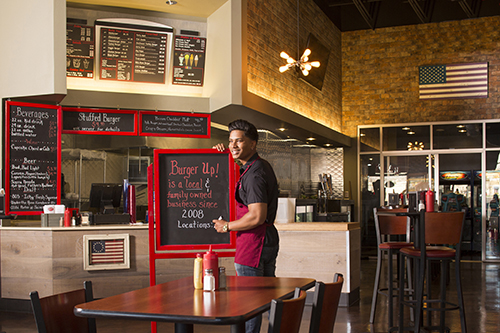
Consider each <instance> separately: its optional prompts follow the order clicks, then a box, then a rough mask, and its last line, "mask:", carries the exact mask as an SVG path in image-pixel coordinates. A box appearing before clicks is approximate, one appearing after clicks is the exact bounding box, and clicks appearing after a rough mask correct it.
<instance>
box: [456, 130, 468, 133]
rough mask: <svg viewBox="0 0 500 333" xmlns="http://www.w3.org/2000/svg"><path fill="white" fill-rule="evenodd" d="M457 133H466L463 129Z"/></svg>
mask: <svg viewBox="0 0 500 333" xmlns="http://www.w3.org/2000/svg"><path fill="white" fill-rule="evenodd" d="M458 131H459V132H460V133H465V132H467V130H465V129H461V130H458Z"/></svg>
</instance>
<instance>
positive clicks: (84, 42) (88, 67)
mask: <svg viewBox="0 0 500 333" xmlns="http://www.w3.org/2000/svg"><path fill="white" fill-rule="evenodd" d="M94 45H95V44H94V27H91V26H85V25H76V24H68V25H66V76H68V77H83V78H93V77H94Z"/></svg>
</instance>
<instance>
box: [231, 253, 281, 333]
mask: <svg viewBox="0 0 500 333" xmlns="http://www.w3.org/2000/svg"><path fill="white" fill-rule="evenodd" d="M278 251H279V245H276V246H272V247H263V248H262V255H261V256H260V261H259V267H257V268H255V267H250V266H244V265H240V264H236V263H235V264H234V267H235V268H236V274H238V276H276V275H275V274H274V273H275V271H276V257H277V256H278ZM261 324H262V315H258V316H257V317H255V318H252V319H250V320H248V321H247V322H246V323H245V331H246V333H259V332H260V326H261Z"/></svg>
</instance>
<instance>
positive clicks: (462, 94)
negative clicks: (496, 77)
mask: <svg viewBox="0 0 500 333" xmlns="http://www.w3.org/2000/svg"><path fill="white" fill-rule="evenodd" d="M418 71H419V93H420V99H443V98H487V97H488V63H487V62H484V63H475V64H456V65H435V66H420V67H419V68H418Z"/></svg>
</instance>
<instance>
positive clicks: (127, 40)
mask: <svg viewBox="0 0 500 333" xmlns="http://www.w3.org/2000/svg"><path fill="white" fill-rule="evenodd" d="M98 25H102V27H100V30H99V31H100V35H99V36H100V72H99V77H100V79H101V80H117V81H130V82H149V83H165V71H166V67H165V66H166V59H167V57H166V55H167V48H166V46H167V42H168V40H169V38H171V37H169V35H171V33H172V32H173V29H171V28H161V27H154V26H142V25H134V24H120V23H116V22H102V21H96V26H98Z"/></svg>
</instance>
